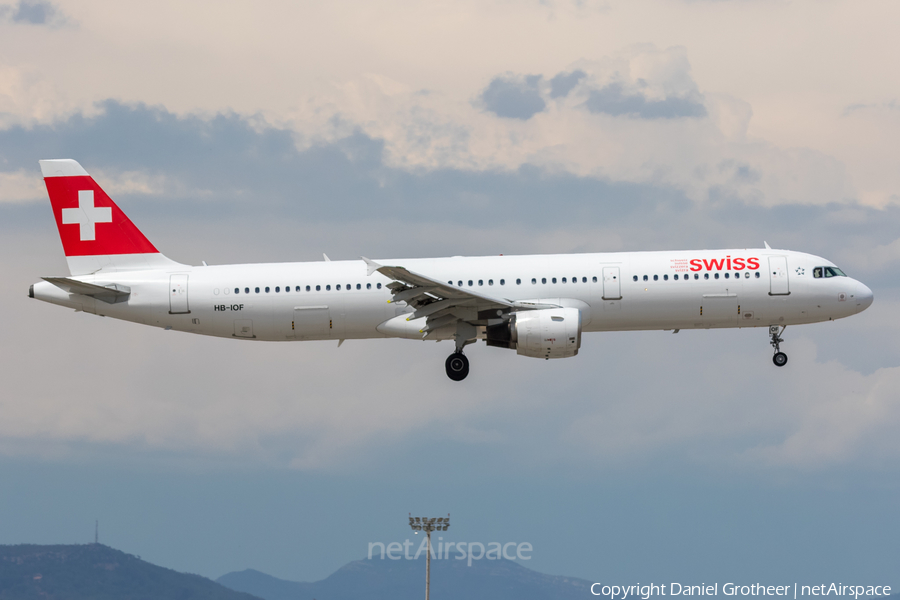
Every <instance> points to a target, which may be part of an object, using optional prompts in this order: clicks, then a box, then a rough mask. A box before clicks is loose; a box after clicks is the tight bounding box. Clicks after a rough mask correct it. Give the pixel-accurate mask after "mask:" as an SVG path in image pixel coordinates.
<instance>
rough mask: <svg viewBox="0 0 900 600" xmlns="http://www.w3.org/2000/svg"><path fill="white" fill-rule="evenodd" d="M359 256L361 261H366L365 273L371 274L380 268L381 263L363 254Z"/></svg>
mask: <svg viewBox="0 0 900 600" xmlns="http://www.w3.org/2000/svg"><path fill="white" fill-rule="evenodd" d="M360 258H361V259H363V262H365V263H366V267H367V269H366V275H367V276H371V275H372V273H374V272H375V271H377V270H378V269H380V268H381V265H379V264H378V263H377V262H375V261H374V260H371V259H368V258H366V257H365V256H360Z"/></svg>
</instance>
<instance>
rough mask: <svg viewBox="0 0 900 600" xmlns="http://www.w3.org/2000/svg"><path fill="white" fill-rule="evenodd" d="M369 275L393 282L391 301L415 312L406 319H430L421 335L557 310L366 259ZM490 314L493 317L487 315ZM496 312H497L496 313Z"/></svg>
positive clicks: (390, 287) (547, 305)
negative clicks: (518, 314)
mask: <svg viewBox="0 0 900 600" xmlns="http://www.w3.org/2000/svg"><path fill="white" fill-rule="evenodd" d="M363 260H364V261H365V263H366V265H367V266H368V274H369V275H371V274H372V273H375V272H376V271H377V272H378V273H381V274H382V275H384V276H385V277H387V278H389V279H392V280H393V281H392V282H391V283H389V284H387V287H388V289H390V290H391V294H392V295H393V298H391V299H390V300H389V301H388V302H406V303H407V304H408V305H409V306H411V307H413V308H414V309H415V312H413V313H412V314H411V315H410V316H409V317H408V318H407V319H406V320H407V321H412V320H413V319H419V318H422V317H427V319H426V325H425V327H424V328H423V329H422V333H425V334H426V335H427V334H428V332H429V331H433V330H435V329H439V328H441V327H447V326H449V325H453V324H455V323H456V322H457V321H465V322H467V323H472V322H474V321H486V320H488V319H498V318H500V317H501V315H502V314H503V313H506V312H509V311H510V310H513V309H515V310H536V309H541V308H549V307H551V306H553V307H555V306H556V305H555V304H540V303H534V302H515V301H511V300H507V299H505V298H497V297H494V296H489V295H487V294H484V293H482V292H480V291H477V290H473V289H472V288H468V287H457V286H455V285H453V284H451V283H447V282H445V281H438V280H437V279H434V278H431V277H428V276H427V275H422V274H420V273H416V272H414V271H410V270H409V269H407V268H406V267H403V266H386V265H380V264H378V263H377V262H375V261H373V260H370V259H368V258H365V257H363ZM485 311H490V312H491V313H493V314H484V313H485ZM495 311H496V312H495Z"/></svg>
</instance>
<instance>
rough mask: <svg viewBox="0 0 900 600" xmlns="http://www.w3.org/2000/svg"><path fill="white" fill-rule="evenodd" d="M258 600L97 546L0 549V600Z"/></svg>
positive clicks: (3, 546) (18, 546) (31, 546)
mask: <svg viewBox="0 0 900 600" xmlns="http://www.w3.org/2000/svg"><path fill="white" fill-rule="evenodd" d="M159 598H166V599H167V600H260V599H259V598H258V597H256V596H252V595H250V594H247V593H245V592H239V591H235V590H232V589H230V588H227V587H225V586H223V585H221V584H219V583H216V582H214V581H212V580H210V579H207V578H205V577H201V576H200V575H193V574H188V573H179V572H178V571H174V570H172V569H167V568H165V567H160V566H157V565H154V564H152V563H149V562H147V561H144V560H141V559H140V558H139V557H137V556H134V555H133V554H127V553H125V552H122V551H121V550H116V549H115V548H110V547H109V546H104V545H103V544H71V545H63V544H59V545H47V546H43V545H38V544H16V545H0V600H38V599H40V600H157V599H159Z"/></svg>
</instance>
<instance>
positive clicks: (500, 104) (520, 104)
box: [481, 75, 547, 121]
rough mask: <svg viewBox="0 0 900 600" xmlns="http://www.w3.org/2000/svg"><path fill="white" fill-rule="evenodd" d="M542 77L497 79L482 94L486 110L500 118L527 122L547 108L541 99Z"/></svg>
mask: <svg viewBox="0 0 900 600" xmlns="http://www.w3.org/2000/svg"><path fill="white" fill-rule="evenodd" d="M542 79H543V78H542V77H541V76H540V75H526V76H524V77H522V76H518V75H505V76H501V77H495V78H494V79H493V80H492V81H491V82H490V84H488V86H487V88H485V90H484V91H483V92H482V93H481V102H482V104H483V105H484V107H485V109H487V110H488V111H490V112H492V113H494V114H495V115H497V116H498V117H505V118H508V119H522V120H523V121H527V120H528V119H530V118H531V117H533V116H534V115H536V114H537V113H539V112H541V111H543V110H544V109H545V108H546V107H547V103H546V102H545V101H544V99H543V98H542V97H541V91H540V84H541V81H542Z"/></svg>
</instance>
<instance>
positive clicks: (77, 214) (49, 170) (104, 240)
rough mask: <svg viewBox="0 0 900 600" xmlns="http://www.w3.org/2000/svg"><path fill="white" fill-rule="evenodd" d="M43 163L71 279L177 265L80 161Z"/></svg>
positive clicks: (47, 161)
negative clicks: (74, 276) (155, 244)
mask: <svg viewBox="0 0 900 600" xmlns="http://www.w3.org/2000/svg"><path fill="white" fill-rule="evenodd" d="M40 164H41V173H42V174H43V176H44V183H45V184H46V185H47V193H48V194H49V195H50V204H51V205H52V207H53V217H54V218H55V219H56V227H57V228H58V229H59V237H60V240H61V241H62V245H63V251H64V252H65V254H66V261H68V263H69V271H70V272H71V273H72V275H88V274H90V273H96V272H97V271H101V270H103V271H132V270H138V269H160V268H167V267H177V266H179V265H178V263H176V262H175V261H172V260H169V259H168V258H166V257H165V256H163V255H162V254H161V253H160V252H159V250H157V249H156V248H155V247H154V246H153V244H151V243H150V240H148V239H147V238H146V237H145V236H144V234H143V233H141V232H140V230H139V229H138V228H137V227H135V225H134V223H132V222H131V219H129V218H128V217H127V216H126V215H125V213H124V212H122V210H121V209H120V208H119V207H118V206H116V203H115V202H113V201H112V198H110V197H109V195H107V194H106V192H104V191H103V189H102V188H101V187H100V186H99V185H97V183H96V182H95V181H94V178H93V177H91V176H90V175H88V173H87V171H85V170H84V169H83V168H82V166H81V165H80V164H78V163H77V162H76V161H74V160H71V159H59V160H42V161H40Z"/></svg>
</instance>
